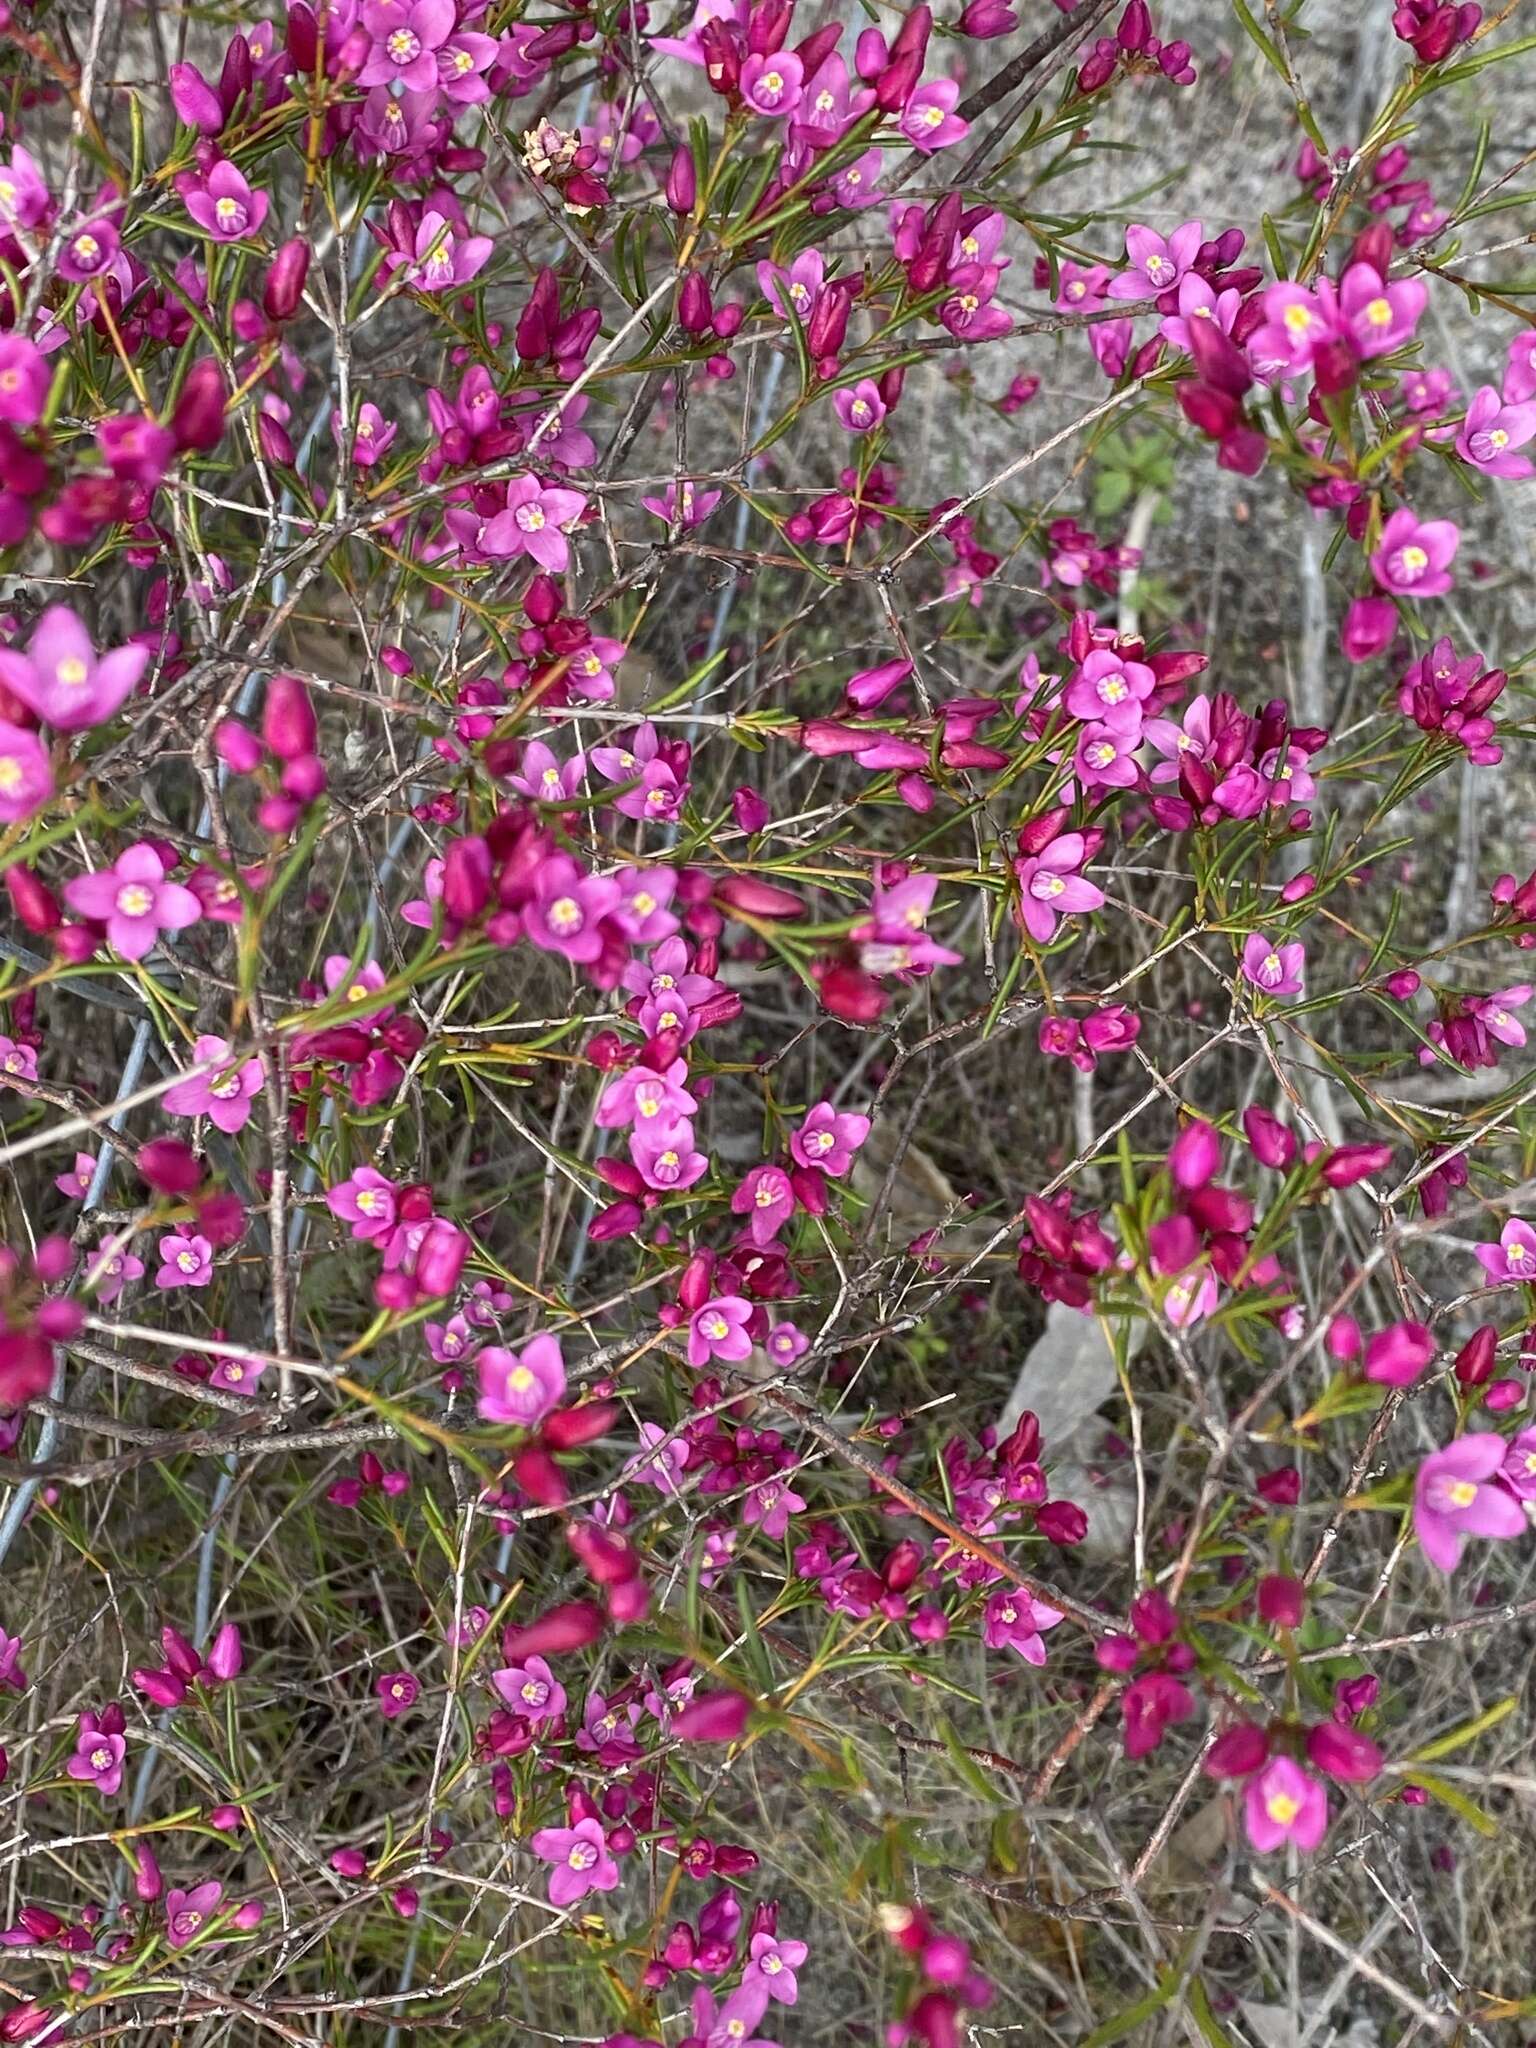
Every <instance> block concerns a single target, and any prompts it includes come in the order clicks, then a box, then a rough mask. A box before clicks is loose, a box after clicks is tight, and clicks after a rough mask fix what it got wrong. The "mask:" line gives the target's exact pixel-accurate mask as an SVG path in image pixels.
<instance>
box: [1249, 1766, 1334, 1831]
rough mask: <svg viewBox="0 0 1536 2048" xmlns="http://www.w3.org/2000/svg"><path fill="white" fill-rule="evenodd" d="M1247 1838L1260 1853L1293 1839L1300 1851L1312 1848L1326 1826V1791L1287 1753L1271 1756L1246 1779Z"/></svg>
mask: <svg viewBox="0 0 1536 2048" xmlns="http://www.w3.org/2000/svg"><path fill="white" fill-rule="evenodd" d="M1243 1822H1244V1825H1245V1826H1246V1828H1247V1830H1248V1839H1249V1841H1250V1842H1251V1843H1252V1844H1253V1846H1254V1848H1255V1849H1257V1850H1258V1851H1259V1853H1260V1854H1261V1855H1267V1854H1268V1853H1269V1852H1270V1851H1271V1850H1273V1849H1278V1848H1280V1847H1281V1846H1282V1844H1284V1843H1286V1842H1294V1843H1295V1844H1296V1846H1297V1848H1298V1849H1300V1850H1302V1851H1303V1853H1307V1852H1310V1851H1311V1850H1313V1849H1315V1848H1316V1847H1317V1845H1318V1843H1319V1842H1320V1841H1321V1840H1322V1839H1323V1835H1324V1833H1325V1832H1326V1830H1327V1827H1328V1794H1327V1793H1326V1792H1325V1791H1324V1789H1323V1787H1322V1786H1321V1785H1320V1784H1319V1783H1318V1781H1317V1779H1316V1778H1314V1777H1313V1776H1312V1775H1311V1774H1310V1773H1309V1772H1307V1771H1304V1770H1303V1769H1302V1768H1301V1765H1300V1764H1298V1763H1293V1762H1292V1760H1291V1759H1290V1758H1289V1757H1288V1756H1277V1757H1272V1758H1271V1759H1270V1761H1269V1762H1268V1763H1267V1764H1266V1765H1265V1766H1264V1768H1263V1770H1261V1771H1258V1772H1256V1773H1255V1774H1254V1776H1253V1777H1252V1778H1250V1779H1249V1781H1248V1786H1247V1789H1246V1791H1245V1792H1244V1794H1243Z"/></svg>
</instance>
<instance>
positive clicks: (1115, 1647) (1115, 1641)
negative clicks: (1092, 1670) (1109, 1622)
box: [1093, 1636, 1141, 1674]
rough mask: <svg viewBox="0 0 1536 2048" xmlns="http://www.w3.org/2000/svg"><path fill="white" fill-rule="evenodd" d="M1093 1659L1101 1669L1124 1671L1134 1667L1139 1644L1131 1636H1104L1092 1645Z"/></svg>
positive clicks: (1138, 1653)
mask: <svg viewBox="0 0 1536 2048" xmlns="http://www.w3.org/2000/svg"><path fill="white" fill-rule="evenodd" d="M1093 1655H1094V1661H1095V1662H1096V1663H1097V1665H1098V1667H1099V1669H1100V1670H1101V1671H1116V1672H1120V1673H1122V1674H1123V1673H1124V1672H1127V1671H1134V1670H1135V1669H1136V1664H1137V1660H1138V1659H1139V1658H1140V1656H1141V1646H1140V1644H1139V1643H1137V1642H1136V1641H1135V1639H1134V1638H1133V1637H1131V1636H1105V1637H1104V1638H1103V1640H1102V1641H1101V1642H1098V1643H1095V1644H1094V1646H1093Z"/></svg>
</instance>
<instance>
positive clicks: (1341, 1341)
mask: <svg viewBox="0 0 1536 2048" xmlns="http://www.w3.org/2000/svg"><path fill="white" fill-rule="evenodd" d="M1323 1342H1324V1344H1325V1345H1326V1346H1327V1348H1328V1355H1329V1357H1330V1358H1336V1359H1338V1361H1339V1363H1340V1364H1341V1365H1348V1364H1349V1363H1350V1362H1351V1361H1352V1360H1353V1359H1356V1358H1358V1357H1359V1356H1360V1343H1361V1338H1360V1325H1359V1324H1358V1323H1357V1322H1356V1321H1355V1319H1354V1317H1353V1316H1335V1317H1334V1318H1333V1320H1332V1322H1330V1323H1329V1325H1328V1330H1327V1334H1326V1335H1325V1337H1324V1338H1323Z"/></svg>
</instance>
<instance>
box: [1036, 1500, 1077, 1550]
mask: <svg viewBox="0 0 1536 2048" xmlns="http://www.w3.org/2000/svg"><path fill="white" fill-rule="evenodd" d="M1035 1527H1036V1528H1037V1529H1038V1530H1039V1532H1040V1534H1041V1535H1042V1536H1043V1537H1044V1538H1045V1540H1046V1542H1047V1543H1054V1544H1055V1545H1056V1546H1057V1548H1058V1549H1061V1550H1070V1549H1071V1548H1072V1546H1073V1545H1074V1544H1077V1543H1081V1542H1082V1540H1083V1538H1084V1537H1085V1536H1086V1535H1087V1534H1088V1517H1087V1515H1086V1514H1085V1513H1084V1512H1083V1510H1082V1509H1081V1508H1080V1507H1079V1506H1078V1505H1077V1503H1076V1502H1075V1501H1070V1500H1048V1501H1045V1502H1044V1503H1043V1504H1042V1505H1041V1506H1040V1507H1038V1508H1036V1510H1035Z"/></svg>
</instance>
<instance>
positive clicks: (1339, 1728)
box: [1307, 1721, 1381, 1785]
mask: <svg viewBox="0 0 1536 2048" xmlns="http://www.w3.org/2000/svg"><path fill="white" fill-rule="evenodd" d="M1307 1756H1308V1758H1309V1759H1310V1761H1311V1762H1312V1763H1314V1764H1316V1766H1317V1768H1318V1769H1319V1770H1320V1771H1323V1772H1325V1773H1326V1774H1327V1775H1328V1776H1329V1777H1330V1778H1337V1779H1338V1780H1339V1782H1340V1783H1341V1784H1345V1785H1362V1784H1364V1783H1365V1781H1366V1779H1367V1778H1374V1777H1375V1776H1376V1774H1377V1773H1378V1772H1379V1771H1380V1769H1381V1751H1380V1750H1379V1749H1378V1748H1377V1747H1376V1745H1375V1743H1374V1742H1372V1740H1371V1738H1370V1737H1369V1735H1362V1734H1361V1732H1360V1730H1359V1729H1358V1728H1350V1727H1347V1726H1346V1725H1345V1723H1344V1722H1342V1721H1319V1722H1318V1723H1317V1725H1316V1726H1315V1727H1312V1728H1309V1729H1308V1730H1307Z"/></svg>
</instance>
